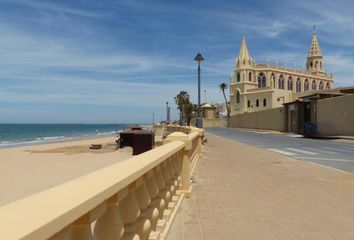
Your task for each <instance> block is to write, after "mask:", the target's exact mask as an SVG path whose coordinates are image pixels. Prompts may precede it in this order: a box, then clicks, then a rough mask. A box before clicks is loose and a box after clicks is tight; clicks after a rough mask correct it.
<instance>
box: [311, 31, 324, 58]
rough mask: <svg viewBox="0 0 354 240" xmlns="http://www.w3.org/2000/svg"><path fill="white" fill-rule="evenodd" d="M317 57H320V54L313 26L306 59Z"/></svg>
mask: <svg viewBox="0 0 354 240" xmlns="http://www.w3.org/2000/svg"><path fill="white" fill-rule="evenodd" d="M317 56H322V54H321V49H320V45H319V44H318V40H317V36H316V26H313V32H312V40H311V47H310V49H309V53H308V57H317Z"/></svg>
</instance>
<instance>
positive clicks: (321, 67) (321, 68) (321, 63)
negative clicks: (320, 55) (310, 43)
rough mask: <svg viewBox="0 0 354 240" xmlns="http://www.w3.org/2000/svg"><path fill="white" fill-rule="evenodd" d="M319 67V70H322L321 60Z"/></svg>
mask: <svg viewBox="0 0 354 240" xmlns="http://www.w3.org/2000/svg"><path fill="white" fill-rule="evenodd" d="M320 68H321V70H322V62H321V61H320Z"/></svg>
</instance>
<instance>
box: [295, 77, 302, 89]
mask: <svg viewBox="0 0 354 240" xmlns="http://www.w3.org/2000/svg"><path fill="white" fill-rule="evenodd" d="M296 92H301V80H300V78H298V79H297V80H296Z"/></svg>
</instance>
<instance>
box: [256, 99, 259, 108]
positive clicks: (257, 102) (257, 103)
mask: <svg viewBox="0 0 354 240" xmlns="http://www.w3.org/2000/svg"><path fill="white" fill-rule="evenodd" d="M256 107H259V100H258V99H257V100H256Z"/></svg>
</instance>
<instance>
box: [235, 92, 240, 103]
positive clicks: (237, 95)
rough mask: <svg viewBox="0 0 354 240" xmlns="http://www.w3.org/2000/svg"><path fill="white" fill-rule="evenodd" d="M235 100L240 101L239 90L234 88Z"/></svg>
mask: <svg viewBox="0 0 354 240" xmlns="http://www.w3.org/2000/svg"><path fill="white" fill-rule="evenodd" d="M236 102H237V103H240V91H239V90H236Z"/></svg>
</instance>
